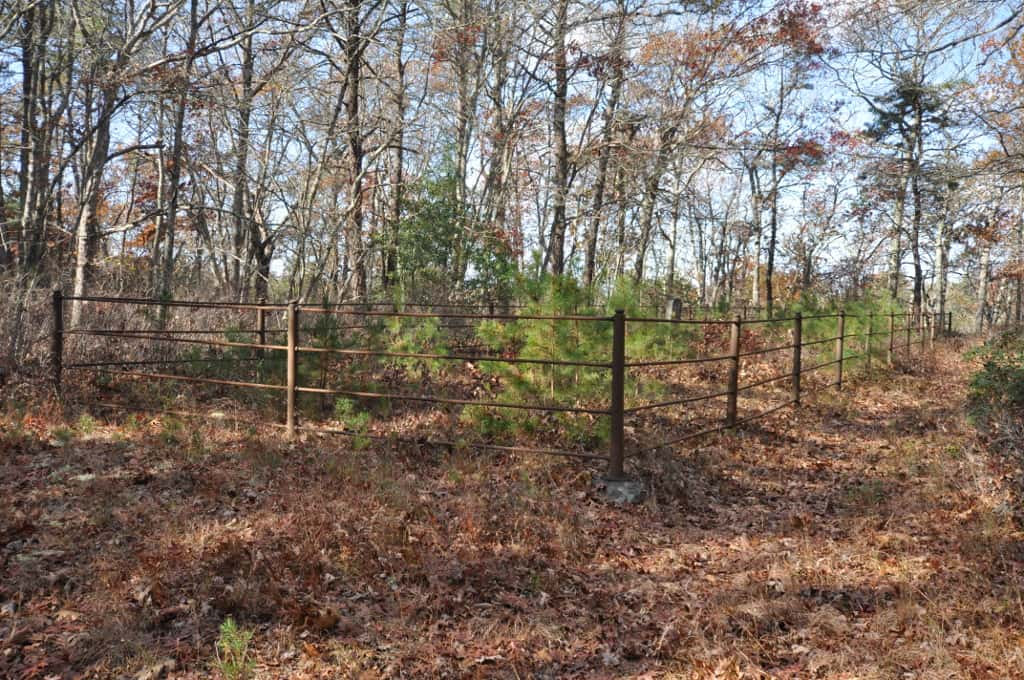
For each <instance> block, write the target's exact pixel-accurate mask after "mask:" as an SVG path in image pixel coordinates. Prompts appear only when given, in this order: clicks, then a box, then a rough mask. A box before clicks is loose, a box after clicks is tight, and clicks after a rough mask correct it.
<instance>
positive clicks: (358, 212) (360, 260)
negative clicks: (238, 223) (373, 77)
mask: <svg viewBox="0 0 1024 680" xmlns="http://www.w3.org/2000/svg"><path fill="white" fill-rule="evenodd" d="M361 6H362V1H361V0H348V7H347V13H346V16H345V26H346V30H345V36H346V40H345V57H346V60H347V61H346V71H345V80H346V85H345V87H346V101H345V114H346V116H347V118H348V121H347V123H348V124H347V126H346V127H347V136H348V154H349V158H348V160H349V200H350V204H349V208H348V211H347V212H346V216H345V241H346V243H345V245H346V252H347V257H346V260H347V262H348V267H349V271H350V275H351V281H350V285H349V292H350V293H351V294H353V295H355V297H357V298H358V299H360V300H362V299H364V298H365V297H366V293H367V272H366V253H365V248H364V244H363V153H364V152H363V130H362V120H361V116H360V103H361V93H360V89H361V85H362V66H363V46H362V44H363V39H362V37H361V35H360V30H361V28H362V26H361V24H362V21H361V19H360V11H361Z"/></svg>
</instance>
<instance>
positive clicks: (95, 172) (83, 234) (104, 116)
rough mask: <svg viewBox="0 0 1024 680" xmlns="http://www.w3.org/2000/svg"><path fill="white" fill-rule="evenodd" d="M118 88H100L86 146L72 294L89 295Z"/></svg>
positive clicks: (74, 318)
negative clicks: (90, 134)
mask: <svg viewBox="0 0 1024 680" xmlns="http://www.w3.org/2000/svg"><path fill="white" fill-rule="evenodd" d="M117 91H118V88H117V85H106V86H105V87H103V88H101V90H100V96H101V103H100V107H99V111H98V117H97V119H96V126H95V135H94V137H93V140H92V143H91V144H90V145H89V152H88V155H87V160H86V164H85V169H84V172H83V176H82V195H81V199H80V201H79V210H78V221H77V224H76V227H75V242H76V251H75V281H74V295H75V296H76V297H80V296H83V295H86V294H87V293H88V289H89V284H90V283H91V282H92V277H93V269H94V267H95V259H96V253H97V251H98V250H99V233H100V229H99V219H98V212H99V204H100V199H101V198H102V193H103V173H104V170H105V169H106V166H107V159H108V157H109V155H110V125H111V118H112V117H113V115H114V109H115V107H116V103H117ZM81 314H82V303H81V302H80V301H78V300H76V301H75V302H74V303H73V304H72V306H71V325H72V326H77V325H78V323H79V321H80V320H81Z"/></svg>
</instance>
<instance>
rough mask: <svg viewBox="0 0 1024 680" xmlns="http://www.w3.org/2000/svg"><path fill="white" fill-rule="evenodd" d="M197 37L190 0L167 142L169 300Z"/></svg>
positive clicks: (164, 290)
mask: <svg viewBox="0 0 1024 680" xmlns="http://www.w3.org/2000/svg"><path fill="white" fill-rule="evenodd" d="M198 37H199V3H198V0H190V5H189V33H188V42H187V44H186V55H187V56H186V57H185V63H184V64H183V65H182V78H181V82H180V83H178V84H177V85H178V88H179V91H178V96H177V103H176V107H175V110H174V138H173V141H172V142H171V167H170V169H169V170H170V173H169V177H168V189H170V197H169V199H168V201H167V212H166V214H165V215H164V220H165V224H164V231H165V234H166V238H167V247H166V253H165V255H164V261H163V269H162V273H161V277H160V296H161V297H165V298H167V297H170V296H171V286H172V284H173V277H174V239H175V234H176V230H177V220H178V199H179V196H180V191H181V170H182V159H183V158H184V151H185V139H184V138H185V114H186V112H187V111H188V98H189V88H190V86H191V82H192V78H191V75H192V65H193V64H194V63H195V54H196V42H197V39H198Z"/></svg>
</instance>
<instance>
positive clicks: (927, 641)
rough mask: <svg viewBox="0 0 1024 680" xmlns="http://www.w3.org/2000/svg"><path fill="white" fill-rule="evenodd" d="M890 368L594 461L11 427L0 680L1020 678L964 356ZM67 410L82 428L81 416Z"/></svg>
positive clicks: (1012, 608)
mask: <svg viewBox="0 0 1024 680" xmlns="http://www.w3.org/2000/svg"><path fill="white" fill-rule="evenodd" d="M927 363H928V362H925V361H920V362H917V364H919V366H918V367H917V368H915V369H914V370H907V369H904V370H901V371H898V372H896V373H888V372H878V373H877V374H876V375H875V376H874V377H873V378H871V379H868V378H862V379H859V380H855V381H854V382H853V383H852V384H851V385H850V386H849V389H848V390H847V391H846V392H845V393H844V394H843V395H842V396H837V395H834V394H820V395H816V396H814V397H813V398H809V399H808V402H809V403H808V404H806V405H805V406H804V407H802V408H801V409H799V410H793V409H789V410H785V411H782V412H779V413H777V414H775V415H773V416H771V417H770V418H769V419H767V420H766V421H764V422H763V423H759V424H756V425H748V426H747V427H746V428H744V429H742V430H741V431H739V432H736V433H731V434H727V435H716V436H713V437H710V438H708V439H707V440H705V441H703V442H700V443H699V444H698V445H693V446H691V447H686V448H681V449H679V450H675V451H671V452H669V451H660V452H657V453H655V454H652V455H649V456H646V457H644V458H643V459H641V460H637V461H632V462H631V465H632V471H633V472H634V473H635V474H638V475H639V476H640V477H641V478H642V479H643V480H644V481H645V483H646V484H647V485H648V488H649V492H650V493H649V496H648V500H647V501H646V502H645V503H644V504H643V505H641V506H639V507H627V508H617V507H612V506H609V505H607V504H605V503H604V502H602V501H601V500H600V498H599V496H598V494H596V493H595V491H594V489H593V479H594V478H595V477H597V476H599V474H600V470H599V469H598V468H591V467H587V466H586V465H581V464H579V463H575V462H571V461H564V460H560V459H547V458H529V457H516V456H504V455H503V456H497V455H491V454H481V453H474V452H470V451H446V450H436V449H434V450H416V449H414V448H401V449H393V450H392V449H386V448H384V449H382V448H380V447H379V445H378V444H377V443H374V444H373V445H372V446H371V447H370V448H367V449H365V450H360V451H353V450H351V446H350V443H349V442H347V441H346V440H344V439H331V438H326V439H321V438H317V437H309V438H306V439H304V440H303V441H300V442H297V443H294V444H290V443H288V442H286V441H284V440H283V439H282V437H281V434H280V431H279V430H267V431H259V430H254V429H251V428H248V427H243V426H232V425H231V424H230V423H228V422H217V421H213V422H207V423H197V422H188V423H183V422H179V421H175V420H173V419H170V418H168V417H166V416H147V417H144V418H138V417H132V416H128V415H125V414H118V415H110V416H107V415H104V414H102V413H92V414H89V415H88V416H86V417H83V416H82V414H81V412H79V411H75V412H71V413H68V414H66V415H63V414H60V415H59V414H58V412H57V410H56V408H55V407H52V406H51V407H48V409H49V410H48V409H47V408H43V407H40V409H37V410H35V411H33V414H32V415H30V416H26V417H23V418H21V419H20V420H19V419H15V418H14V417H13V416H11V415H8V416H6V417H5V419H4V420H3V421H2V423H0V428H3V432H2V435H3V436H2V439H0V677H10V678H72V677H98V678H108V677H109V678H122V677H124V678H140V679H148V680H153V679H154V678H158V677H174V678H205V677H210V676H211V675H215V671H214V670H213V669H214V659H215V652H214V643H215V640H216V639H217V635H218V626H219V625H220V624H221V622H222V621H224V620H225V618H227V617H229V616H230V617H232V618H233V619H234V620H236V621H238V623H239V624H240V625H241V626H243V627H244V628H247V629H249V630H251V631H253V634H254V635H253V638H252V641H251V643H250V647H251V651H252V653H253V654H254V656H255V660H256V666H255V676H256V677H259V678H335V677H353V678H378V677H389V678H390V677H394V678H401V677H409V678H477V677H479V678H492V677H494V678H621V677H632V678H641V677H642V678H691V677H692V678H712V677H714V678H738V677H780V678H787V677H788V678H813V677H819V678H940V677H941V678H950V677H964V678H985V677H992V678H1008V677H1024V602H1022V599H1021V587H1022V585H1024V551H1022V546H1024V543H1022V534H1021V531H1020V528H1019V527H1020V525H1019V521H1018V517H1017V514H1018V513H1017V505H1016V497H1015V494H1014V489H1012V488H1010V485H1009V484H1008V483H1007V482H1006V480H1007V479H1010V478H1011V475H1010V473H1009V471H1007V470H1004V468H1003V465H1004V464H1003V463H1002V462H1000V461H999V460H997V459H995V458H993V457H992V456H990V455H988V454H987V453H986V451H985V449H984V448H983V447H982V446H980V445H979V444H978V442H977V438H976V436H975V434H974V432H973V430H972V429H971V427H970V426H969V425H968V424H967V423H966V421H965V419H964V416H963V401H964V394H965V382H966V379H967V376H968V373H969V371H970V370H971V367H970V366H969V365H968V364H967V363H965V362H964V361H963V360H962V359H961V355H960V351H954V350H950V349H940V350H939V352H938V355H937V357H936V360H935V362H934V368H928V369H925V368H923V367H921V366H924V365H926V364H927ZM62 418H66V420H64V421H63V422H62Z"/></svg>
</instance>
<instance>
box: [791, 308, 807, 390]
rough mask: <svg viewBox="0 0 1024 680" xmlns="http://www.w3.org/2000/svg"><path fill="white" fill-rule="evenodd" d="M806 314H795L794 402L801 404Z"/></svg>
mask: <svg viewBox="0 0 1024 680" xmlns="http://www.w3.org/2000/svg"><path fill="white" fill-rule="evenodd" d="M803 325H804V316H803V314H801V313H800V312H797V313H796V314H795V315H794V316H793V403H794V404H796V405H797V406H799V405H800V370H801V359H802V357H801V356H800V355H801V352H802V346H803V333H804V331H803Z"/></svg>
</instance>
